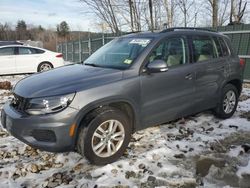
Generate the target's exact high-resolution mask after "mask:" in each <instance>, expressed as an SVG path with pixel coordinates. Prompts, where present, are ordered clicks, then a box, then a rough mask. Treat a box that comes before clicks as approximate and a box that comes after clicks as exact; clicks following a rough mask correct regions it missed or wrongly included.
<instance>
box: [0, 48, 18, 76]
mask: <svg viewBox="0 0 250 188" xmlns="http://www.w3.org/2000/svg"><path fill="white" fill-rule="evenodd" d="M13 73H16V55H15V48H14V47H4V48H0V74H13Z"/></svg>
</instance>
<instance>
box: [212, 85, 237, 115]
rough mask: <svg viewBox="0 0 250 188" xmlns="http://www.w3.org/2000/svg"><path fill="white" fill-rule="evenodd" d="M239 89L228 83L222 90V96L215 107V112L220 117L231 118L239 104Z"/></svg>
mask: <svg viewBox="0 0 250 188" xmlns="http://www.w3.org/2000/svg"><path fill="white" fill-rule="evenodd" d="M238 98H239V94H238V90H237V88H236V87H235V86H234V85H232V84H227V85H226V86H225V87H224V88H223V90H222V96H221V98H220V101H219V104H218V106H217V108H216V109H215V114H216V116H218V117H219V118H223V119H226V118H230V117H231V116H232V115H233V114H234V112H235V111H236V108H237V105H238Z"/></svg>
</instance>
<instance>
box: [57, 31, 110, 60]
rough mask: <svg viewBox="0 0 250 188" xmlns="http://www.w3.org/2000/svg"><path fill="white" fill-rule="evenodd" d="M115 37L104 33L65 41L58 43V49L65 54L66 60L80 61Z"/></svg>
mask: <svg viewBox="0 0 250 188" xmlns="http://www.w3.org/2000/svg"><path fill="white" fill-rule="evenodd" d="M114 38H115V37H114V36H105V35H102V37H100V38H93V39H92V38H89V39H87V40H86V39H81V40H78V41H69V42H64V43H60V44H58V45H57V51H58V52H60V53H62V54H63V57H64V59H65V60H66V61H71V62H80V61H84V60H85V59H87V58H88V57H89V56H90V55H91V54H92V53H93V52H95V51H96V50H97V49H98V48H100V47H101V46H103V45H104V44H106V43H108V42H109V41H111V40H113V39H114Z"/></svg>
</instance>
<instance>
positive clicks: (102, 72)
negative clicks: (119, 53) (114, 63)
mask: <svg viewBox="0 0 250 188" xmlns="http://www.w3.org/2000/svg"><path fill="white" fill-rule="evenodd" d="M121 79H122V71H121V70H116V69H109V68H100V67H90V66H84V65H79V64H75V65H67V66H63V67H60V68H57V69H53V70H50V71H47V72H43V73H37V74H34V75H32V76H29V77H26V78H24V79H23V80H21V81H19V82H18V83H17V84H16V86H15V87H14V90H13V91H14V93H15V94H17V95H19V96H22V97H24V98H37V97H45V96H54V95H62V94H68V93H73V92H78V91H82V90H85V89H88V88H92V87H96V86H99V85H104V84H108V83H111V82H114V81H117V80H121Z"/></svg>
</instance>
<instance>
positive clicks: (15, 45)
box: [0, 44, 48, 51]
mask: <svg viewBox="0 0 250 188" xmlns="http://www.w3.org/2000/svg"><path fill="white" fill-rule="evenodd" d="M6 47H24V48H25V47H27V48H35V49H39V50H44V51H48V50H47V49H44V48H39V47H35V46H26V45H21V44H10V45H5V46H0V48H6Z"/></svg>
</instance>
